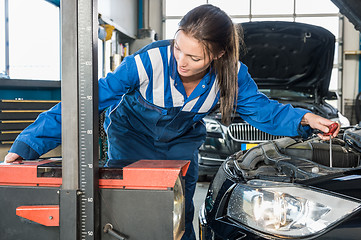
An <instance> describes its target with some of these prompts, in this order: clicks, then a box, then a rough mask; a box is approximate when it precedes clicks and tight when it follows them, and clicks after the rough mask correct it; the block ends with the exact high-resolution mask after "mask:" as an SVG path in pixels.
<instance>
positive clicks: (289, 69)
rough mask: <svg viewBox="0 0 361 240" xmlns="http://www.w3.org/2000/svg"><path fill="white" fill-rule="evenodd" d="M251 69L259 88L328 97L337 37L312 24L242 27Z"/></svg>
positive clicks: (265, 23) (244, 58)
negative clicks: (287, 90)
mask: <svg viewBox="0 0 361 240" xmlns="http://www.w3.org/2000/svg"><path fill="white" fill-rule="evenodd" d="M242 28H243V31H244V39H245V43H246V47H247V52H246V54H245V55H244V56H241V59H240V60H241V61H242V62H243V63H244V64H246V65H247V66H248V70H249V72H250V74H251V76H252V78H253V79H254V80H255V81H256V83H257V85H258V87H259V88H268V89H272V88H275V89H290V90H295V91H302V92H307V93H310V94H315V95H318V96H319V97H324V96H327V93H328V88H329V84H330V78H331V71H332V67H333V58H334V51H335V36H334V35H333V34H332V33H331V32H329V31H328V30H326V29H324V28H322V27H319V26H315V25H310V24H304V23H297V22H282V21H260V22H246V23H242Z"/></svg>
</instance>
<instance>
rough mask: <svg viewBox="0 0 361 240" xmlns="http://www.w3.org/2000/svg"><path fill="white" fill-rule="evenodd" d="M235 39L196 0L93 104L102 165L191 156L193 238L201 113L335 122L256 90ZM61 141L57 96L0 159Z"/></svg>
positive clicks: (268, 128)
mask: <svg viewBox="0 0 361 240" xmlns="http://www.w3.org/2000/svg"><path fill="white" fill-rule="evenodd" d="M241 41H242V40H241ZM241 45H242V44H241ZM239 46H240V42H239V37H238V32H237V29H236V27H235V26H234V24H233V23H232V21H231V19H230V18H229V16H228V15H227V14H225V13H224V12H223V11H222V10H221V9H219V8H218V7H215V6H212V5H208V4H207V5H202V6H199V7H197V8H195V9H193V10H191V11H190V12H189V13H187V14H186V15H185V16H184V17H183V19H182V20H181V21H180V23H179V29H178V31H177V32H176V35H175V39H174V40H171V41H169V40H163V41H158V42H154V43H152V44H150V45H148V46H146V47H144V48H143V49H141V50H139V51H138V52H137V53H135V54H133V55H131V56H128V57H126V58H125V59H124V60H123V61H122V63H121V65H120V66H119V67H118V68H117V69H116V70H115V71H114V72H112V73H109V74H108V75H107V76H106V77H105V78H101V79H100V80H99V110H100V111H103V110H105V109H107V112H106V120H105V123H104V127H105V129H106V133H107V136H108V141H109V151H108V155H109V160H108V162H107V166H109V167H112V166H116V165H117V162H118V161H122V160H125V159H126V160H138V159H172V160H177V159H178V160H179V159H180V160H185V159H187V160H191V164H190V167H189V170H188V172H187V175H186V192H185V197H186V232H185V235H184V236H183V238H182V239H195V234H194V230H193V226H192V219H193V215H194V207H193V200H192V198H193V194H194V191H195V187H196V182H197V177H198V163H197V159H198V148H199V147H200V146H201V144H202V143H203V141H204V139H205V137H206V129H205V126H204V123H203V121H202V118H203V117H204V116H206V115H207V114H208V113H209V112H210V111H211V110H212V109H213V108H214V107H215V106H216V104H217V102H220V110H221V113H222V121H223V122H224V123H225V124H228V123H229V122H230V118H231V117H230V116H231V114H232V112H233V111H236V112H237V113H238V114H240V116H241V117H242V118H243V119H244V120H245V121H247V122H248V123H250V124H251V125H253V126H255V127H256V128H259V129H260V130H262V131H265V132H268V133H270V134H274V135H286V136H303V137H306V136H307V135H308V134H309V133H310V130H311V128H315V129H318V130H321V131H323V132H328V128H327V126H328V125H330V124H332V123H333V122H332V121H330V120H328V119H325V118H322V117H320V116H317V115H315V114H312V113H310V112H309V111H307V110H304V109H299V108H293V107H292V106H291V105H282V104H280V103H278V102H276V101H273V100H270V99H268V98H267V97H266V96H265V95H263V94H262V93H260V92H258V90H257V86H256V84H255V82H254V81H253V80H252V78H251V76H250V75H249V73H248V72H247V67H246V66H245V65H244V64H242V63H241V62H239V61H238V53H239ZM338 131H339V129H337V131H336V132H335V133H334V136H336V135H337V133H338ZM321 137H322V136H321ZM322 138H324V137H322ZM60 141H61V104H58V105H56V106H54V107H53V108H52V109H50V110H49V111H47V112H45V113H42V114H40V115H39V117H38V119H37V120H36V121H35V122H34V123H33V124H32V125H30V126H29V127H28V128H26V129H25V130H24V131H23V132H22V133H21V134H20V135H19V136H18V137H17V139H16V140H15V142H14V144H13V146H12V147H11V149H10V151H9V153H8V155H7V156H6V157H5V161H6V162H13V161H15V160H17V159H22V158H23V159H36V158H38V157H39V156H40V155H42V154H44V153H46V152H48V151H49V150H51V149H53V148H55V147H56V146H58V145H59V144H60V143H61V142H60Z"/></svg>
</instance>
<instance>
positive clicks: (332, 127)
mask: <svg viewBox="0 0 361 240" xmlns="http://www.w3.org/2000/svg"><path fill="white" fill-rule="evenodd" d="M337 128H338V124H337V123H332V124H331V125H330V126H328V132H327V133H324V134H323V135H324V136H330V167H332V139H331V138H332V135H333V133H334V132H335V131H336V130H337Z"/></svg>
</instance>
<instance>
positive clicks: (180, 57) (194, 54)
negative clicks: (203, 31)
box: [174, 30, 211, 77]
mask: <svg viewBox="0 0 361 240" xmlns="http://www.w3.org/2000/svg"><path fill="white" fill-rule="evenodd" d="M174 57H175V59H176V61H177V65H178V66H177V70H178V73H179V75H180V76H182V77H192V76H195V75H198V74H199V75H202V74H204V73H205V71H206V70H207V68H208V67H209V65H210V63H211V60H210V58H209V57H208V56H207V55H206V54H205V51H204V45H203V44H202V43H201V42H199V41H198V40H197V39H195V38H193V37H191V36H188V35H187V34H185V33H184V32H183V31H182V30H180V31H178V32H177V34H176V36H175V41H174Z"/></svg>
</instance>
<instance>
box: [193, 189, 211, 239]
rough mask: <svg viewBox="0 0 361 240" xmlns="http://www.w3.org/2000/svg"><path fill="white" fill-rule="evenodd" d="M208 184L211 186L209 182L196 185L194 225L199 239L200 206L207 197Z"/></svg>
mask: <svg viewBox="0 0 361 240" xmlns="http://www.w3.org/2000/svg"><path fill="white" fill-rule="evenodd" d="M208 186H209V182H198V183H197V187H196V192H195V194H194V198H193V201H194V207H195V210H194V219H193V227H194V231H195V232H196V237H197V239H198V237H199V233H198V232H199V231H198V213H199V208H200V206H201V205H202V204H203V202H204V199H205V197H206V194H207V190H208Z"/></svg>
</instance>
